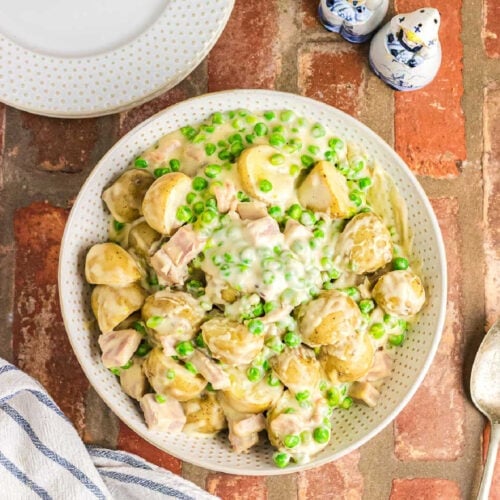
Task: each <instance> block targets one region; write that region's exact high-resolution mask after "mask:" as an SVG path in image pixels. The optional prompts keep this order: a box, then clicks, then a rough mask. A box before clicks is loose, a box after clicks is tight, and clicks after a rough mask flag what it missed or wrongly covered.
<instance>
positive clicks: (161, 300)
mask: <svg viewBox="0 0 500 500" xmlns="http://www.w3.org/2000/svg"><path fill="white" fill-rule="evenodd" d="M204 315H205V312H204V311H203V309H202V308H201V307H200V305H199V304H198V302H197V301H196V300H195V299H194V298H193V297H192V296H191V295H189V294H188V293H185V292H170V291H168V290H162V291H159V292H156V293H155V294H154V295H150V296H149V297H148V298H147V299H146V301H145V302H144V305H143V306H142V319H143V320H144V322H145V323H146V325H148V328H149V331H150V332H152V334H153V337H154V338H155V340H157V341H158V342H159V343H161V344H162V345H163V348H164V349H165V350H166V351H167V354H172V355H174V354H175V350H174V347H175V345H176V344H177V343H178V342H182V341H184V340H190V339H192V338H193V337H194V336H195V333H196V332H197V331H198V328H199V326H200V324H201V322H202V320H203V317H204ZM152 318H154V319H152Z"/></svg>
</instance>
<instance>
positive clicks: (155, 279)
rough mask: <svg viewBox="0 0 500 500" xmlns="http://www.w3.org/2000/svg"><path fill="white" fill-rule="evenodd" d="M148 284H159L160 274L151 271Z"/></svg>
mask: <svg viewBox="0 0 500 500" xmlns="http://www.w3.org/2000/svg"><path fill="white" fill-rule="evenodd" d="M148 284H149V285H151V286H157V285H158V284H159V282H158V276H157V275H156V274H155V273H153V272H151V275H150V276H149V278H148Z"/></svg>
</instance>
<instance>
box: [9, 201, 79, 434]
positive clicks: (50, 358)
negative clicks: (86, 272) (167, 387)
mask: <svg viewBox="0 0 500 500" xmlns="http://www.w3.org/2000/svg"><path fill="white" fill-rule="evenodd" d="M66 218H67V212H66V210H63V209H61V208H56V207H54V206H51V205H49V204H47V203H33V204H31V205H29V206H28V207H25V208H21V209H19V210H18V211H17V212H16V214H15V220H14V232H15V240H16V260H15V262H16V264H15V301H14V303H15V309H14V324H13V348H14V362H15V363H16V364H17V365H18V366H19V368H21V369H23V370H25V371H26V372H27V373H29V374H30V375H32V376H33V377H35V378H36V379H37V380H39V381H40V382H41V383H42V384H43V385H44V386H45V388H46V389H47V391H48V392H49V394H50V395H51V396H52V397H53V398H54V399H55V401H56V403H57V404H58V405H59V406H60V407H61V410H62V411H63V412H64V413H65V414H66V415H67V416H68V417H69V418H70V419H71V421H72V422H73V424H74V425H75V426H76V428H77V430H78V431H79V433H80V434H83V431H84V425H85V424H84V421H85V408H84V401H85V394H86V391H87V389H88V382H87V379H86V378H85V375H84V374H83V372H82V370H81V368H80V365H79V364H78V361H77V360H76V357H75V355H74V354H73V350H72V349H71V346H70V344H69V341H68V338H67V336H66V331H65V329H64V325H63V322H62V318H61V313H60V309H59V299H58V291H57V265H58V257H59V248H60V241H61V238H62V234H63V230H64V224H65V223H66Z"/></svg>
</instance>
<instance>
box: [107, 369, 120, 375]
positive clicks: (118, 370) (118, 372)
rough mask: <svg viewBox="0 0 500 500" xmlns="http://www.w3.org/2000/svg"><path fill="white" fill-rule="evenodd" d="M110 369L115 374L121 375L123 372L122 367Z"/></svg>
mask: <svg viewBox="0 0 500 500" xmlns="http://www.w3.org/2000/svg"><path fill="white" fill-rule="evenodd" d="M109 371H110V372H111V373H112V374H113V375H117V376H120V374H121V370H120V368H109Z"/></svg>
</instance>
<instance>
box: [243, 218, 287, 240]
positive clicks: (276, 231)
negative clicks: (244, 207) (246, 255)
mask: <svg viewBox="0 0 500 500" xmlns="http://www.w3.org/2000/svg"><path fill="white" fill-rule="evenodd" d="M246 233H247V235H248V238H249V240H250V242H251V243H252V244H253V245H255V246H262V245H265V246H270V245H275V244H278V243H281V240H282V234H281V232H280V227H279V225H278V223H277V222H276V221H275V220H274V219H273V218H272V217H269V216H266V217H261V218H260V219H255V220H252V221H249V222H248V223H247V224H246Z"/></svg>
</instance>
